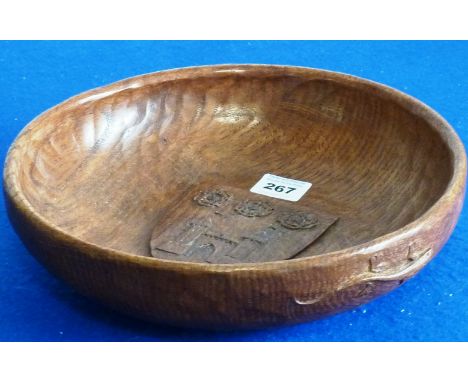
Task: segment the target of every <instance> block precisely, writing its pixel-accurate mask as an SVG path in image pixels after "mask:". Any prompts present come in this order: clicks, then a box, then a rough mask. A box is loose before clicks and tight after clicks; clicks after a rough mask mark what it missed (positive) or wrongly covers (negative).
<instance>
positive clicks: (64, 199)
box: [4, 65, 466, 329]
mask: <svg viewBox="0 0 468 382" xmlns="http://www.w3.org/2000/svg"><path fill="white" fill-rule="evenodd" d="M265 174H273V175H276V176H279V177H283V178H288V179H292V180H291V181H289V183H287V182H288V181H285V180H284V179H282V178H270V179H264V183H261V182H260V183H259V184H257V183H258V182H259V181H260V179H261V178H262V177H263V176H264V175H265ZM465 175H466V157H465V151H464V148H463V145H462V143H461V142H460V139H459V138H458V137H457V135H456V133H455V132H454V130H453V129H452V128H451V127H450V126H449V125H448V123H447V122H446V121H444V120H443V119H442V118H441V117H440V116H439V115H438V114H436V113H435V112H434V111H432V110H431V109H430V108H428V107H427V106H425V105H424V104H422V103H421V102H419V101H417V100H415V99H414V98H411V97H409V96H407V95H405V94H403V93H400V92H399V91H396V90H394V89H391V88H388V87H386V86H383V85H380V84H377V83H374V82H370V81H367V80H363V79H360V78H356V77H352V76H348V75H345V74H339V73H333V72H328V71H322V70H314V69H308V68H299V67H284V66H263V65H221V66H207V67H196V68H186V69H178V70H171V71H166V72H160V73H153V74H148V75H144V76H140V77H135V78H131V79H127V80H124V81H120V82H117V83H115V84H112V85H109V86H106V87H103V88H99V89H96V90H91V91H89V92H86V93H84V94H81V95H79V96H76V97H74V98H71V99H70V100H67V101H65V102H64V103H62V104H60V105H58V106H56V107H54V108H52V109H50V110H48V111H46V112H45V113H43V114H42V115H40V116H39V117H38V118H36V119H35V120H34V121H32V122H31V123H30V124H29V125H28V126H27V127H26V128H25V129H24V130H23V132H22V133H21V134H20V135H19V137H18V138H17V139H16V141H15V142H14V144H13V146H12V147H11V150H10V152H9V155H8V158H7V161H6V167H5V173H4V181H5V192H6V201H7V205H8V211H9V215H10V218H11V221H12V223H13V225H14V227H15V229H16V230H17V232H18V233H19V236H20V237H21V239H22V240H23V242H24V244H25V245H26V246H27V247H28V248H29V249H30V251H31V252H32V253H33V254H34V256H35V257H37V258H38V259H39V260H40V262H41V263H43V264H44V265H45V266H46V267H47V268H48V269H49V270H50V271H51V272H52V273H54V274H55V275H57V276H59V277H60V278H62V279H63V280H65V281H66V282H68V283H70V284H71V285H73V286H74V287H75V288H76V289H77V290H78V291H80V292H81V293H83V294H84V295H87V296H90V297H92V298H94V299H96V300H98V301H100V302H102V303H103V304H106V305H107V306H110V307H112V308H114V309H116V310H119V311H122V312H124V313H127V314H130V315H133V316H137V317H140V318H143V319H146V320H150V321H153V322H156V323H164V324H170V325H179V326H186V327H202V328H221V329H230V328H255V327H257V328H258V327H266V326H272V325H279V324H286V323H294V322H302V321H307V320H312V319H316V318H319V317H322V316H324V315H328V314H331V313H336V312H339V311H342V310H345V309H350V308H353V307H356V306H357V305H360V304H363V303H366V302H367V301H369V300H371V299H373V298H375V297H377V296H380V295H382V294H383V293H386V292H388V291H390V290H392V289H394V288H396V287H397V286H399V285H401V284H402V283H403V282H404V281H405V280H407V279H408V278H410V277H411V276H413V275H415V274H416V273H417V272H418V271H419V270H420V269H421V268H422V267H423V266H424V265H426V264H427V263H428V262H429V261H430V260H431V259H432V258H433V257H434V256H435V255H436V254H437V253H438V252H439V250H440V249H441V247H442V246H443V245H444V243H445V241H446V240H447V239H448V237H449V235H450V234H451V232H452V230H453V228H454V225H455V223H456V221H457V218H458V215H459V213H460V209H461V207H462V203H463V197H464V188H465ZM271 179H277V180H278V184H279V185H281V184H282V185H283V186H282V187H280V189H281V188H282V189H281V190H280V191H278V189H277V187H278V184H276V185H275V184H274V183H275V181H272V180H271ZM295 181H301V182H306V183H301V182H299V183H297V182H296V183H294V182H295ZM282 182H283V183H282ZM284 182H286V183H287V184H286V183H284ZM268 183H272V184H273V186H271V185H268ZM309 183H312V187H311V188H310V189H308V190H307V191H305V188H303V187H305V186H307V185H308V184H309ZM255 184H257V186H256V187H257V192H258V190H260V191H261V193H262V192H263V193H264V194H265V193H266V194H267V195H262V194H261V193H260V194H259V193H256V192H253V191H251V188H252V187H253V186H254V185H255ZM291 184H293V185H294V187H291ZM295 185H297V187H296V186H295ZM287 186H289V187H291V188H297V189H299V191H300V192H299V194H300V193H301V192H303V191H305V194H304V195H303V196H300V195H299V196H297V195H298V193H297V192H296V191H297V190H294V192H293V194H294V195H295V196H294V198H298V200H297V201H292V200H285V199H287V198H290V199H291V197H290V196H291V195H285V192H286V191H287V190H289V189H288V188H285V187H287ZM262 190H263V191H262ZM265 190H266V191H265ZM254 191H255V189H254ZM281 192H282V194H281V195H279V194H280V193H281ZM268 193H270V194H268ZM275 193H276V194H275ZM272 195H273V196H272ZM421 303H424V302H421Z"/></svg>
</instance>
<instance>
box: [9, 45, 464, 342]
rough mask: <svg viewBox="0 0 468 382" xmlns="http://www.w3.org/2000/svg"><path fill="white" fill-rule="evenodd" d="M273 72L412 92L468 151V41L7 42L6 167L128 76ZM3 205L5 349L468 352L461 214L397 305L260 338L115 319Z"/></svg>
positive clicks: (377, 305)
mask: <svg viewBox="0 0 468 382" xmlns="http://www.w3.org/2000/svg"><path fill="white" fill-rule="evenodd" d="M218 63H271V64H285V65H288V64H289V65H301V66H310V67H316V68H325V69H330V70H336V71H340V72H346V73H350V74H354V75H357V76H362V77H365V78H368V79H372V80H375V81H378V82H382V83H384V84H387V85H390V86H393V87H395V88H397V89H400V90H402V91H404V92H407V93H409V94H411V95H413V96H415V97H417V98H419V99H420V100H422V101H423V102H425V103H427V104H428V105H430V106H431V107H433V108H434V109H435V110H437V111H438V112H439V113H441V114H442V115H443V116H444V117H445V118H446V119H447V120H448V121H449V122H450V123H451V124H452V125H453V126H454V128H455V129H456V131H457V132H458V134H459V135H460V136H461V138H462V140H463V141H464V142H465V144H466V143H467V142H468V113H467V111H468V81H467V77H468V43H467V42H428V41H425V42H336V41H326V42H319V41H308V42H299V41H298V42H261V41H253V42H247V41H245V42H243V41H242V42H234V41H228V42H78V41H77V42H6V41H4V42H0V95H1V97H0V101H1V102H0V160H1V161H2V162H3V161H4V159H5V155H6V152H7V149H8V146H9V145H10V144H11V142H12V141H13V140H14V138H15V136H16V135H17V134H18V132H19V131H20V130H21V129H22V128H23V127H24V126H25V125H26V124H27V123H28V122H29V121H30V120H31V119H32V118H34V117H35V116H36V115H37V114H39V113H41V112H42V111H44V110H45V109H47V108H50V107H51V106H54V105H55V104H57V103H59V102H61V101H63V100H64V99H66V98H68V97H70V96H72V95H75V94H76V93H79V92H82V91H85V90H88V89H91V88H94V87H97V86H101V85H104V84H108V83H111V82H114V81H117V80H120V79H123V78H125V77H129V76H134V75H138V74H143V73H147V72H152V71H156V70H162V69H169V68H175V67H183V66H192V65H206V64H218ZM1 198H2V200H0V340H3V341H5V340H8V341H25V340H26V341H28V340H29V341H37V340H47V341H49V340H53V341H64V340H66V341H70V340H76V341H114V340H116V341H140V340H143V341H159V340H163V341H175V340H208V341H211V340H236V341H244V340H245V341H431V340H433V341H439V340H445V341H467V340H468V288H467V284H468V277H467V265H466V253H467V249H468V243H467V241H466V240H465V239H464V238H465V236H466V234H467V231H468V220H467V214H466V212H462V215H461V218H460V221H459V224H458V226H457V227H456V229H455V232H454V234H453V236H452V237H451V238H450V240H449V242H448V243H447V245H446V246H445V248H444V249H443V250H442V251H441V252H440V254H439V256H437V258H436V259H435V260H433V261H432V262H431V263H430V264H429V265H428V266H427V267H426V268H425V269H424V270H423V271H422V272H421V273H419V274H418V275H417V276H416V277H415V278H414V279H412V280H410V281H409V282H407V283H406V284H404V285H403V286H402V287H401V288H399V289H397V290H396V291H394V292H392V293H391V294H389V295H387V296H384V297H381V298H380V299H378V300H375V301H373V302H371V303H369V304H367V305H365V306H362V307H360V308H358V309H356V310H353V311H349V312H346V313H342V314H340V315H337V316H334V317H330V318H328V319H324V320H321V321H317V322H312V323H306V324H301V325H296V326H290V327H284V328H279V329H270V330H262V331H251V332H232V333H210V332H200V331H191V330H179V329H174V328H163V327H158V326H154V325H151V324H147V323H144V322H140V321H137V320H134V319H131V318H128V317H125V316H122V315H119V314H117V313H114V312H111V311H109V310H108V309H106V308H103V307H101V306H99V305H97V304H95V303H94V302H92V301H89V300H88V299H86V298H84V297H81V296H80V295H78V294H77V293H75V292H74V291H73V290H72V289H71V288H69V287H68V286H67V285H65V284H64V283H62V282H61V281H59V280H57V279H55V278H54V277H53V276H51V275H49V274H48V273H47V271H45V270H44V269H43V268H42V267H41V266H40V265H39V264H38V263H37V262H36V261H35V260H34V258H33V257H32V256H30V255H29V254H28V252H27V251H26V249H25V248H24V247H23V245H22V244H21V242H20V241H19V239H18V238H17V236H16V235H15V233H14V231H13V230H12V228H11V227H10V224H9V222H8V220H7V217H6V212H5V206H4V202H3V193H2V195H1Z"/></svg>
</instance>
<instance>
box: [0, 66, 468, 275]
mask: <svg viewBox="0 0 468 382" xmlns="http://www.w3.org/2000/svg"><path fill="white" fill-rule="evenodd" d="M236 73H237V74H239V73H242V75H253V76H255V75H256V76H258V75H259V74H264V75H291V76H300V77H303V78H311V79H312V78H321V79H326V80H331V81H336V82H339V83H344V84H347V85H350V86H354V87H356V88H361V89H366V90H368V91H374V92H375V94H376V95H377V96H380V97H385V98H386V99H389V100H392V101H394V102H395V103H396V104H398V105H399V106H400V107H402V108H403V109H405V110H407V111H408V112H410V113H411V114H413V115H415V116H417V117H419V118H421V119H423V120H425V121H426V122H427V123H428V125H429V126H431V128H433V129H434V130H435V131H436V132H437V133H438V135H439V136H440V137H441V139H442V140H443V142H444V143H445V144H446V146H447V148H448V150H449V153H450V159H451V162H452V163H451V164H452V174H451V178H450V180H449V182H448V184H447V186H446V188H445V190H444V191H443V193H442V194H441V195H440V197H439V198H438V199H437V200H436V201H435V202H434V203H433V204H432V205H431V206H430V207H429V208H428V209H427V210H426V211H425V212H423V213H422V214H421V215H420V216H419V217H418V218H416V219H414V220H412V221H411V222H409V223H408V224H406V225H404V226H402V227H400V228H399V229H397V230H395V231H391V232H388V233H386V234H384V235H381V236H378V237H376V238H374V239H372V240H369V241H367V242H364V243H361V244H358V245H353V246H349V247H345V248H342V249H339V250H336V251H330V252H324V253H320V254H317V255H314V256H310V257H301V258H292V259H288V260H276V261H270V262H259V263H235V264H208V263H195V262H188V261H179V260H177V261H173V260H165V259H159V258H155V257H151V256H142V255H136V254H133V253H130V252H125V251H121V250H117V249H113V248H108V247H105V246H102V245H98V244H96V243H92V242H89V241H86V240H83V239H79V238H77V237H75V236H73V235H71V234H70V233H68V232H66V231H64V230H63V229H61V228H60V227H58V226H56V225H54V223H52V222H50V221H49V220H47V219H46V218H45V217H43V216H42V215H40V214H39V213H38V212H37V211H36V210H35V208H34V206H33V205H32V204H31V203H30V202H29V201H28V200H27V199H26V197H25V196H24V195H23V194H22V190H21V187H20V186H19V183H18V182H17V179H16V176H15V175H16V174H15V173H14V170H15V165H16V162H17V161H19V160H20V157H18V153H19V152H20V150H17V147H18V146H19V143H20V142H21V140H22V139H24V136H25V135H26V133H27V132H29V131H30V130H31V129H33V128H40V122H41V119H42V118H44V117H45V116H46V115H47V114H48V113H49V112H51V111H52V110H56V109H59V108H60V109H63V110H67V109H73V108H74V107H75V106H79V105H82V104H85V103H88V102H93V101H96V100H99V99H102V98H105V97H108V96H111V95H113V94H116V93H119V92H122V91H125V90H127V89H131V88H139V87H144V86H149V85H155V84H158V83H166V82H171V81H175V80H180V79H188V78H200V77H203V76H209V77H213V76H218V75H229V74H236ZM465 179H466V153H465V148H464V146H463V143H462V141H461V139H460V138H459V136H458V135H457V133H456V132H455V130H454V129H453V127H452V126H451V125H450V124H449V123H448V122H447V121H446V120H445V119H444V118H443V117H442V116H441V115H440V114H438V113H437V112H436V111H434V110H433V109H432V108H431V107H429V106H428V105H426V104H425V103H423V102H422V101H419V100H418V99H416V98H414V97H412V96H410V95H408V94H406V93H403V92H401V91H399V90H397V89H395V88H393V87H390V86H387V85H384V84H382V83H378V82H375V81H372V80H369V79H365V78H361V77H358V76H354V75H350V74H346V73H342V72H337V71H331V70H326V69H317V68H311V67H305V66H294V65H272V64H216V65H203V66H189V67H182V68H175V69H169V70H160V71H155V72H150V73H147V74H142V75H137V76H132V77H129V78H126V79H123V80H120V81H116V82H113V83H110V84H108V85H104V86H100V87H97V88H93V89H91V90H88V91H85V92H82V93H79V94H77V95H75V96H73V97H70V98H68V99H66V100H64V101H62V102H61V103H59V104H57V105H54V106H53V107H51V108H49V109H47V110H45V111H44V112H42V113H41V114H39V115H38V116H37V117H35V118H34V119H33V120H32V121H30V122H29V123H28V124H27V125H26V126H25V127H24V128H23V129H22V130H21V131H20V133H19V134H18V135H17V137H16V138H15V140H14V141H13V143H12V144H11V146H10V148H9V150H8V153H7V156H6V160H5V166H4V174H3V181H4V191H5V192H6V194H7V196H8V197H9V199H10V200H11V201H12V202H13V204H14V205H15V208H16V209H18V210H19V211H21V213H22V214H23V215H25V217H26V218H27V219H28V220H29V221H31V223H33V224H34V225H35V226H36V227H38V228H39V229H41V230H44V231H48V232H49V234H50V235H51V236H53V237H54V239H56V240H59V241H62V242H65V243H66V244H67V245H69V246H75V247H79V248H80V249H81V252H82V253H84V254H86V256H90V257H94V256H97V257H101V258H102V257H105V258H107V259H110V260H114V261H117V262H132V263H135V264H138V265H142V266H147V267H155V268H163V269H172V270H185V271H195V272H204V273H206V272H208V273H213V272H214V273H225V272H228V273H231V272H235V271H240V272H242V271H249V270H255V271H273V270H279V271H281V270H284V269H285V268H287V269H288V270H292V269H297V268H305V267H310V266H325V265H330V264H332V263H335V262H337V261H339V260H343V259H345V258H348V257H350V256H356V255H364V256H365V255H368V254H370V253H374V252H376V251H378V250H381V249H382V248H386V247H387V246H389V245H391V244H392V243H395V242H398V241H400V240H402V239H404V238H407V237H411V236H414V235H415V234H416V233H417V232H419V231H422V230H423V229H424V226H425V225H426V224H428V223H430V221H431V220H433V219H434V218H435V217H437V216H440V215H444V209H445V207H446V206H447V205H452V204H453V203H454V202H456V201H457V197H459V196H460V195H463V194H464V190H465Z"/></svg>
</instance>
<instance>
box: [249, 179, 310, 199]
mask: <svg viewBox="0 0 468 382" xmlns="http://www.w3.org/2000/svg"><path fill="white" fill-rule="evenodd" d="M311 186H312V183H309V182H303V181H301V180H295V179H288V178H283V177H282V176H277V175H273V174H265V175H263V176H262V179H260V180H259V181H258V182H257V183H256V184H255V185H254V186H253V187H252V188H251V189H250V192H254V193H256V194H260V195H266V196H270V197H272V198H277V199H283V200H289V201H291V202H297V201H298V200H299V199H300V198H302V197H303V196H304V194H305V193H306V192H307V190H308V189H309V188H310V187H311Z"/></svg>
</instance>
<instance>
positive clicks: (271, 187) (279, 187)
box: [263, 183, 295, 194]
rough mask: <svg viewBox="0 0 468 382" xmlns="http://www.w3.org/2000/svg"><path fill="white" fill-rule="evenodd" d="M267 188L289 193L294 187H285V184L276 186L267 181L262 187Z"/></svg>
mask: <svg viewBox="0 0 468 382" xmlns="http://www.w3.org/2000/svg"><path fill="white" fill-rule="evenodd" d="M263 188H266V189H267V190H273V191H276V192H284V193H285V194H289V193H290V192H291V191H294V190H295V188H294V187H286V186H277V185H276V184H274V183H267V186H265V187H263Z"/></svg>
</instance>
